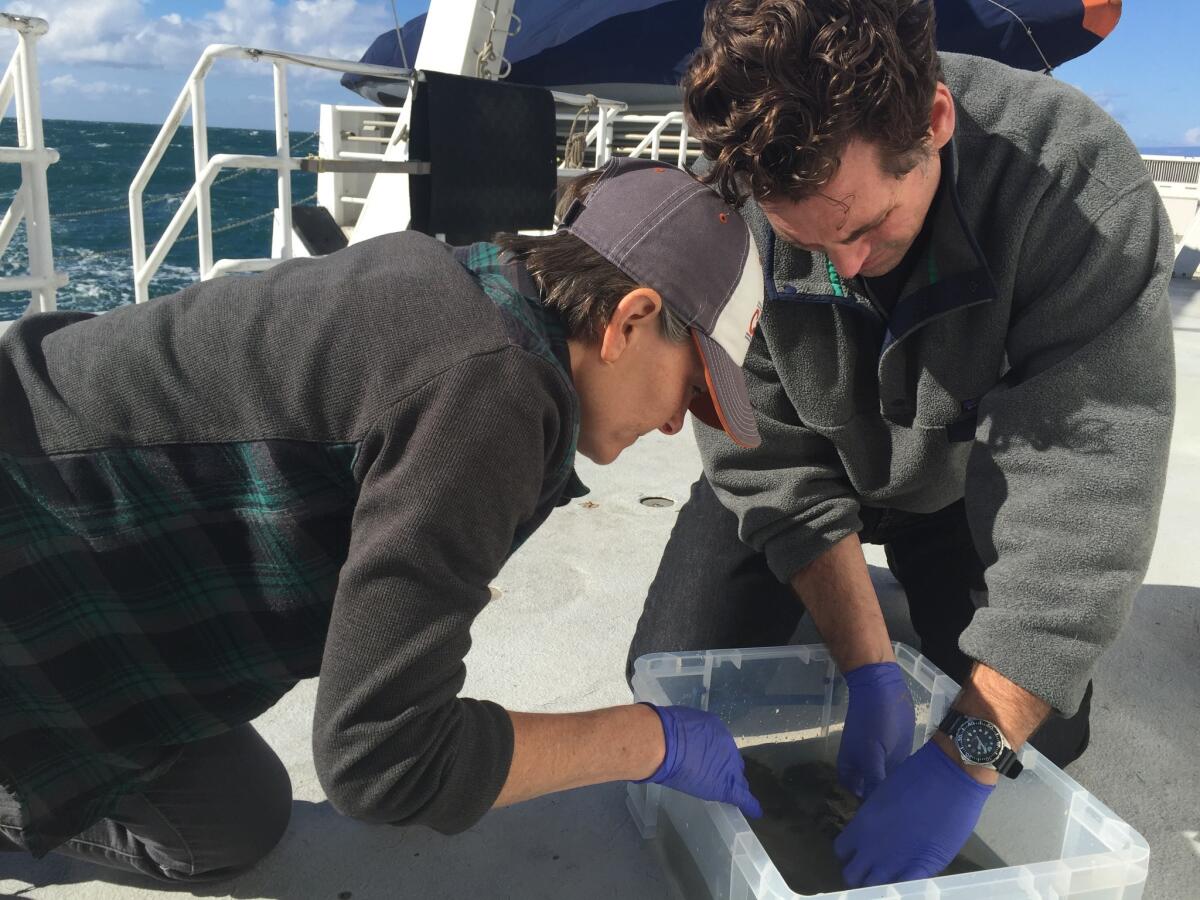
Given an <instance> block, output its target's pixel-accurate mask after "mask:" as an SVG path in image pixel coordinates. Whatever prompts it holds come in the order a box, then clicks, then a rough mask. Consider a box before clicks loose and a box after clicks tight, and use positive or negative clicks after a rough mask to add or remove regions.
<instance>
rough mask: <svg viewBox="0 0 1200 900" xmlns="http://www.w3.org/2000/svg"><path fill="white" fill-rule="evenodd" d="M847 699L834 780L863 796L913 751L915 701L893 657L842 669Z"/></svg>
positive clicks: (868, 794) (869, 792)
mask: <svg viewBox="0 0 1200 900" xmlns="http://www.w3.org/2000/svg"><path fill="white" fill-rule="evenodd" d="M846 684H847V685H848V686H849V688H850V705H849V707H848V708H847V709H846V724H845V725H844V726H843V728H842V744H841V747H839V748H838V758H837V771H838V781H840V782H841V783H842V787H844V788H845V789H846V790H848V791H850V792H852V793H853V794H855V795H856V796H858V797H861V798H863V799H864V800H865V799H866V798H867V797H870V796H871V792H872V791H874V790H875V788H877V787H879V784H880V782H882V781H883V779H884V778H885V777H886V776H887V775H888V773H889V772H891V771H892V770H893V769H894V768H896V766H898V765H900V763H902V762H904V760H905V759H906V758H907V757H908V755H909V753H911V752H912V743H913V702H912V696H911V695H910V694H909V693H908V685H907V684H905V681H904V671H903V670H902V669H901V668H900V666H898V665H897V664H896V663H894V662H889V663H871V664H870V665H867V666H859V667H858V668H857V669H851V670H850V671H849V672H847V673H846Z"/></svg>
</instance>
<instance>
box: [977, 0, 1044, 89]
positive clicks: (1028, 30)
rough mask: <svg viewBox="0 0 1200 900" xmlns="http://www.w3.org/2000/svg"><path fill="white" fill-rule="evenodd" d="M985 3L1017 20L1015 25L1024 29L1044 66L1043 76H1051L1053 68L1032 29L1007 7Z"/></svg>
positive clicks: (990, 1)
mask: <svg viewBox="0 0 1200 900" xmlns="http://www.w3.org/2000/svg"><path fill="white" fill-rule="evenodd" d="M987 2H988V3H990V4H992V6H995V7H998V8H999V9H1002V10H1004V11H1005V12H1006V13H1008V14H1009V15H1010V16H1012V17H1013V18H1014V19H1016V20H1017V24H1018V25H1020V26H1021V27H1022V28H1024V29H1025V34H1027V35H1028V36H1029V43H1031V44H1033V49H1034V50H1036V51H1037V52H1038V56H1040V57H1041V58H1042V63H1043V64H1044V65H1045V66H1046V70H1045V74H1047V75H1051V74H1053V72H1054V67H1053V66H1052V65H1050V60H1048V59H1046V54H1045V53H1043V52H1042V47H1041V45H1040V44H1038V42H1037V38H1035V37H1034V36H1033V29H1032V28H1030V27H1029V26H1028V25H1026V24H1025V20H1024V19H1022V18H1021V17H1020V16H1019V15H1017V14H1016V13H1015V12H1013V11H1012V10H1011V9H1009V8H1008V7H1007V6H1005V5H1004V4H1003V3H998V2H997V0H987Z"/></svg>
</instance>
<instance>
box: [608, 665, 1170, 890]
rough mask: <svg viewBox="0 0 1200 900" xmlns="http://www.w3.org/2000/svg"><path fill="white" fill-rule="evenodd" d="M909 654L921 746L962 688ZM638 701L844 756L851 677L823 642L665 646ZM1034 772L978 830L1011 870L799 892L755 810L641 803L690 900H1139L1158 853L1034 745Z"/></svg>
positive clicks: (636, 796) (649, 831) (1026, 757)
mask: <svg viewBox="0 0 1200 900" xmlns="http://www.w3.org/2000/svg"><path fill="white" fill-rule="evenodd" d="M896 658H897V660H898V661H899V663H900V666H901V668H902V669H903V670H904V672H905V674H906V676H907V678H908V686H909V690H910V691H911V692H912V696H913V701H914V703H915V705H916V715H917V728H916V734H915V736H914V747H913V749H914V750H915V749H916V748H917V747H919V746H920V745H921V744H923V743H924V742H925V741H926V740H927V739H928V737H929V736H930V735H931V734H932V733H933V732H934V731H935V730H936V728H937V723H938V722H939V721H940V720H941V717H942V716H943V715H944V714H945V712H946V709H947V707H948V706H949V704H950V702H951V700H953V698H954V696H955V695H956V694H957V693H958V685H956V684H955V683H954V681H952V680H951V679H950V678H949V677H948V676H946V675H945V674H943V673H942V672H941V671H940V670H938V669H937V668H936V667H935V666H933V665H932V664H931V663H930V662H929V661H928V660H926V659H925V658H924V657H922V656H921V655H920V654H918V653H917V652H915V651H914V650H912V649H911V648H909V647H906V646H904V645H903V644H897V645H896ZM633 690H634V695H635V696H636V698H637V699H638V700H648V701H650V702H652V703H658V704H677V705H682V706H692V707H696V708H698V709H706V710H708V711H709V712H712V713H714V714H716V715H718V716H720V717H721V719H722V720H723V721H724V722H725V723H726V724H727V725H728V726H729V728H730V730H731V731H732V732H733V735H734V737H735V738H736V740H737V742H738V745H739V746H740V747H749V746H754V745H758V744H774V743H782V742H799V741H803V742H805V743H809V742H811V745H810V746H808V747H806V748H805V749H806V751H809V753H808V755H809V756H810V757H813V756H815V757H817V758H820V759H824V760H826V761H828V762H833V761H834V760H835V759H836V756H837V746H838V741H839V739H840V737H841V727H842V723H843V722H844V720H845V715H846V700H847V692H846V682H845V681H844V680H843V679H842V677H841V675H840V674H839V673H838V671H837V668H836V666H835V665H834V663H833V660H832V659H831V658H830V655H829V652H828V651H827V650H826V649H825V648H824V647H823V646H822V645H819V644H816V645H810V646H804V647H779V648H765V649H752V650H710V651H706V652H695V653H656V654H652V655H649V656H644V657H642V658H641V659H639V660H638V661H637V665H636V666H635V670H634V676H633ZM1020 758H1021V762H1022V764H1023V765H1024V767H1025V770H1024V772H1022V774H1021V776H1020V777H1019V778H1017V779H1016V780H1012V779H1007V778H1002V779H1001V783H1000V785H999V786H998V787H997V788H996V791H995V792H994V793H993V794H992V797H991V798H990V799H989V800H988V803H987V806H986V807H985V808H984V812H983V816H982V818H981V819H980V821H979V825H978V827H977V828H976V830H975V834H974V835H973V836H972V841H979V842H982V844H983V845H985V846H986V848H987V850H990V851H991V852H992V853H994V854H995V855H996V856H998V857H999V858H1000V859H1001V860H1003V861H1004V863H1005V864H1006V867H1005V868H994V869H989V870H986V871H982V872H973V873H970V874H962V875H953V876H943V877H940V878H930V879H924V880H921V881H909V882H903V883H900V884H892V885H884V886H880V887H873V888H859V889H857V890H849V891H843V892H838V893H832V894H810V895H802V894H796V893H794V892H793V891H792V890H791V889H790V888H789V887H788V886H787V884H786V882H785V881H784V879H783V876H782V875H780V873H779V871H778V870H777V869H776V868H775V865H774V864H773V863H772V862H771V859H770V857H769V856H768V855H767V853H766V851H765V850H764V849H763V847H762V845H761V844H760V843H759V841H758V839H757V838H756V837H755V835H754V832H753V831H751V829H750V826H749V825H748V824H747V823H746V820H745V818H744V817H743V816H742V814H741V813H740V812H739V811H738V810H737V809H736V808H735V807H733V806H728V805H726V804H721V803H712V802H707V801H703V800H697V799H695V798H694V797H689V796H687V795H685V794H681V793H679V792H677V791H673V790H670V789H667V788H663V787H660V786H658V785H635V784H631V785H630V786H629V798H628V804H629V810H630V812H631V813H632V814H633V818H634V821H635V822H636V823H637V826H638V829H639V831H640V832H641V834H642V837H644V838H647V839H652V840H653V841H654V842H655V844H656V849H657V851H658V853H659V856H660V859H661V860H662V861H663V864H664V866H665V867H666V869H667V870H668V872H669V873H670V875H671V876H672V879H673V881H674V882H675V885H676V887H677V889H678V891H679V893H681V894H682V895H683V896H684V897H686V898H688V900H704V898H712V900H750V898H763V900H785V898H795V897H801V896H820V897H841V898H845V900H868V898H870V900H883V898H887V900H901V898H903V900H916V898H921V900H934V898H946V900H981V898H986V900H995V898H1005V900H1008V898H1013V900H1016V898H1021V900H1027V898H1033V897H1040V898H1045V900H1064V898H1079V900H1083V898H1086V900H1135V898H1139V897H1141V896H1142V889H1143V887H1144V885H1145V881H1146V872H1147V866H1148V863H1149V858H1150V848H1149V847H1148V845H1147V844H1146V841H1145V839H1144V838H1142V836H1141V835H1140V834H1138V833H1137V832H1136V831H1134V830H1133V828H1131V827H1130V826H1129V825H1127V824H1126V823H1125V822H1123V821H1121V819H1119V818H1118V817H1117V816H1116V814H1115V813H1113V811H1112V810H1110V809H1109V808H1108V807H1107V806H1105V805H1104V804H1103V803H1101V802H1100V801H1099V800H1097V799H1096V798H1095V797H1093V796H1092V795H1091V794H1090V793H1089V792H1088V791H1086V790H1084V789H1083V788H1082V787H1080V786H1079V785H1078V784H1077V783H1076V782H1075V781H1074V780H1072V779H1071V778H1070V777H1069V776H1068V775H1067V774H1066V773H1064V772H1063V771H1062V770H1061V769H1059V768H1058V767H1057V766H1055V765H1054V764H1052V763H1051V762H1050V761H1049V760H1047V759H1046V758H1045V757H1043V756H1042V755H1041V754H1040V753H1038V752H1037V751H1036V750H1034V749H1033V748H1032V747H1028V746H1026V747H1025V748H1023V749H1022V751H1021V753H1020Z"/></svg>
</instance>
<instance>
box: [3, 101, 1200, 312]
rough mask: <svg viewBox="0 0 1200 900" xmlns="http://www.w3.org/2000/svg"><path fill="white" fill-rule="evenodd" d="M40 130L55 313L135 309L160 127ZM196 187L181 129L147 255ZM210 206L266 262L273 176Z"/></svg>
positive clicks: (254, 146) (180, 256) (227, 176)
mask: <svg viewBox="0 0 1200 900" xmlns="http://www.w3.org/2000/svg"><path fill="white" fill-rule="evenodd" d="M44 130H45V136H46V146H47V147H53V148H54V149H56V150H58V152H59V154H60V157H61V158H60V160H59V162H58V163H56V164H55V165H53V166H51V167H50V170H49V173H48V175H47V181H48V183H49V187H50V219H51V223H52V224H51V227H52V232H53V240H54V260H55V265H56V266H57V268H58V269H59V270H60V271H65V272H66V273H67V274H68V275H69V276H70V279H71V280H70V282H69V283H68V284H67V286H66V287H65V288H63V289H62V290H61V291H59V294H58V303H59V307H60V308H63V309H80V310H86V311H89V312H98V311H101V310H107V309H113V308H114V307H117V306H120V305H121V304H124V303H132V302H133V275H132V257H131V255H130V251H129V207H128V201H127V193H128V190H129V183H130V182H131V181H132V180H133V176H134V174H135V173H136V172H137V170H138V168H139V166H141V164H142V160H143V159H145V157H146V154H147V152H148V151H149V149H150V145H151V144H152V143H153V142H154V139H155V137H156V136H157V135H158V130H159V126H157V125H138V124H128V123H113V122H72V121H63V120H47V121H46V122H45V124H44ZM208 143H209V153H210V154H216V153H262V154H270V153H272V152H273V151H274V146H275V132H274V130H272V129H270V128H267V129H262V130H245V129H235V128H210V129H209V130H208ZM15 144H16V126H15V124H14V122H13V120H12V119H11V118H8V119H5V120H4V121H3V122H0V145H7V146H13V145H15ZM316 148H317V136H316V135H315V134H311V133H307V132H293V133H292V149H293V153H294V154H297V155H299V154H307V153H315V152H316ZM1142 152H1143V153H1160V154H1169V155H1182V156H1196V155H1200V147H1144V148H1142ZM20 180H21V179H20V170H19V168H18V167H17V166H15V165H0V209H6V208H7V206H8V203H9V202H10V201H11V200H12V197H13V194H14V193H15V192H16V189H17V187H18V186H19V185H20ZM193 180H194V176H193V166H192V130H191V128H189V127H181V128H180V129H179V131H178V132H177V133H176V135H175V139H174V140H173V141H172V142H171V146H170V147H169V149H168V150H167V153H166V155H165V156H164V157H163V160H162V162H160V163H159V167H158V171H157V172H156V173H155V175H154V177H153V178H152V179H151V181H150V184H149V186H148V187H147V189H146V191H145V195H144V198H145V199H144V203H143V209H144V210H145V222H146V235H147V239H148V240H149V241H151V247H152V246H153V241H155V240H157V238H158V236H159V235H160V234H162V232H163V230H164V229H165V228H166V226H167V223H168V222H169V221H170V220H171V217H172V216H173V215H174V214H175V211H176V210H177V209H178V208H179V202H180V199H181V198H182V197H183V195H184V194H185V193H187V190H188V188H190V187H191V185H192V182H193ZM316 189H317V178H316V176H315V175H310V174H307V173H299V172H295V173H293V174H292V197H293V200H294V202H296V203H300V202H303V201H304V200H305V199H306V198H308V197H310V196H311V195H313V194H314V193H315V192H316ZM212 200H213V230H214V238H213V240H214V258H215V259H222V258H230V257H254V256H269V255H270V251H271V218H270V217H271V214H272V211H273V210H274V209H275V206H276V185H275V174H274V173H273V172H260V171H249V170H230V171H227V172H224V173H223V174H221V175H220V176H218V178H217V182H216V183H215V184H214V185H213V188H212ZM309 202H311V201H309ZM195 233H196V227H195V218H194V216H193V219H192V221H191V222H190V223H189V224H188V225H187V226H185V227H184V231H183V235H182V236H181V238H180V240H179V241H177V242H176V244H175V247H174V248H173V249H172V250H171V252H170V253H169V254H168V255H167V259H166V262H165V263H164V264H163V266H162V268H160V269H159V271H158V274H157V275H156V276H155V278H154V280H153V282H152V283H151V286H150V294H151V296H158V295H160V294H168V293H171V292H172V291H177V290H179V289H181V288H184V287H186V286H187V285H189V284H192V283H193V282H195V281H196V279H197V278H198V277H199V272H198V268H197V252H198V248H197V246H196V240H195ZM26 271H27V269H26V245H25V228H24V226H23V225H22V226H21V227H20V229H19V230H18V231H17V234H16V236H15V237H14V238H13V240H12V243H11V244H10V245H9V247H8V249H7V250H6V251H5V253H4V255H3V256H2V257H0V275H22V274H25V273H26ZM28 303H29V295H28V294H15V293H14V294H4V293H0V320H3V319H14V318H16V317H17V316H19V315H20V314H21V313H22V312H24V311H25V308H26V306H27V305H28Z"/></svg>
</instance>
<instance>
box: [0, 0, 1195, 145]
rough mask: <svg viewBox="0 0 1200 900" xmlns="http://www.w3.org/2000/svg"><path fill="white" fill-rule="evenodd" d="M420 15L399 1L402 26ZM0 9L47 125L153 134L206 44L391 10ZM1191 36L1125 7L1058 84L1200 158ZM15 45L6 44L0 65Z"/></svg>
mask: <svg viewBox="0 0 1200 900" xmlns="http://www.w3.org/2000/svg"><path fill="white" fill-rule="evenodd" d="M426 6H427V3H426V2H423V0H396V9H397V12H398V15H399V18H400V21H401V23H403V22H405V21H407V20H408V19H410V18H411V17H412V16H414V15H417V14H419V13H421V12H423V11H424V10H425V8H426ZM0 8H2V9H4V10H5V11H7V12H12V13H24V14H27V15H38V16H41V17H42V18H45V19H47V20H48V21H49V22H50V33H49V34H48V35H47V36H46V37H44V38H42V40H41V41H40V42H39V44H38V50H39V61H40V65H41V80H42V84H43V92H42V108H43V115H44V116H45V117H46V118H58V119H91V120H101V121H120V122H131V121H132V122H149V123H153V124H160V123H161V122H162V121H163V119H164V118H165V117H166V114H167V112H168V111H169V109H170V107H171V104H172V103H173V102H174V100H175V98H176V96H178V94H179V91H180V90H181V89H182V87H183V85H184V82H185V80H186V78H187V75H188V72H189V71H190V70H191V68H192V66H193V65H194V64H195V62H196V60H197V58H198V57H199V55H200V52H201V51H202V50H203V48H204V47H205V46H206V45H207V44H210V43H232V44H242V45H246V46H253V47H262V48H270V49H278V50H294V51H299V52H303V53H307V54H310V55H315V56H332V57H338V58H343V59H349V60H357V59H358V58H359V57H360V56H361V55H362V53H363V51H364V50H365V49H366V47H367V45H368V44H370V42H371V41H372V40H373V39H374V38H375V37H376V35H378V34H379V33H381V32H382V31H383V30H384V29H386V28H389V27H391V26H392V21H393V20H392V7H391V4H390V2H389V0H8V2H3V0H0ZM520 9H521V0H517V3H516V10H517V12H518V13H520ZM1197 35H1200V3H1198V2H1196V0H1125V4H1124V11H1123V14H1122V16H1121V21H1120V24H1118V26H1117V28H1116V30H1115V31H1114V32H1113V34H1111V35H1110V36H1109V37H1108V38H1107V39H1106V40H1105V41H1104V42H1103V43H1102V44H1101V45H1100V46H1099V47H1098V48H1096V49H1095V50H1093V51H1092V52H1091V53H1089V54H1087V55H1086V56H1084V57H1082V58H1081V59H1078V60H1074V61H1072V62H1069V63H1067V64H1066V65H1064V66H1062V67H1061V68H1059V69H1058V72H1057V76H1058V77H1059V78H1061V79H1063V80H1064V81H1067V82H1069V83H1071V84H1074V85H1076V86H1078V87H1080V88H1082V89H1083V90H1085V91H1086V92H1087V93H1088V94H1090V95H1091V96H1092V97H1093V98H1095V99H1096V101H1097V102H1099V103H1100V105H1101V106H1103V107H1104V108H1105V109H1107V110H1108V111H1109V112H1110V113H1111V114H1112V115H1113V116H1114V117H1115V118H1116V119H1117V120H1118V121H1119V122H1121V123H1122V124H1123V125H1124V126H1125V128H1126V130H1127V131H1128V132H1129V133H1130V135H1131V136H1132V137H1133V140H1134V142H1135V143H1136V144H1138V145H1139V146H1141V147H1153V146H1186V145H1191V146H1196V147H1200V91H1198V90H1197V88H1198V87H1200V46H1197ZM12 43H13V39H12V37H11V35H8V34H4V35H0V54H4V55H5V56H7V52H6V51H7V49H8V48H9V47H11V46H12ZM302 73H303V74H302ZM207 84H208V100H209V102H208V115H209V124H210V125H225V126H232V127H246V128H264V127H272V126H273V123H274V112H273V96H272V82H271V68H270V66H268V65H262V64H257V65H256V64H250V63H241V62H237V63H235V62H232V61H219V62H218V63H217V67H216V68H215V69H214V71H213V73H212V74H210V75H209V79H208V83H207ZM288 84H289V95H290V100H291V122H292V127H293V128H294V129H296V130H315V129H316V127H317V118H318V107H319V105H320V104H321V103H322V102H354V98H353V96H352V95H351V94H350V93H349V92H348V91H346V90H345V89H344V88H342V87H341V86H339V85H338V83H337V76H336V75H334V74H332V73H325V72H313V71H305V70H301V69H296V68H293V69H292V70H291V74H289V83H288Z"/></svg>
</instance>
